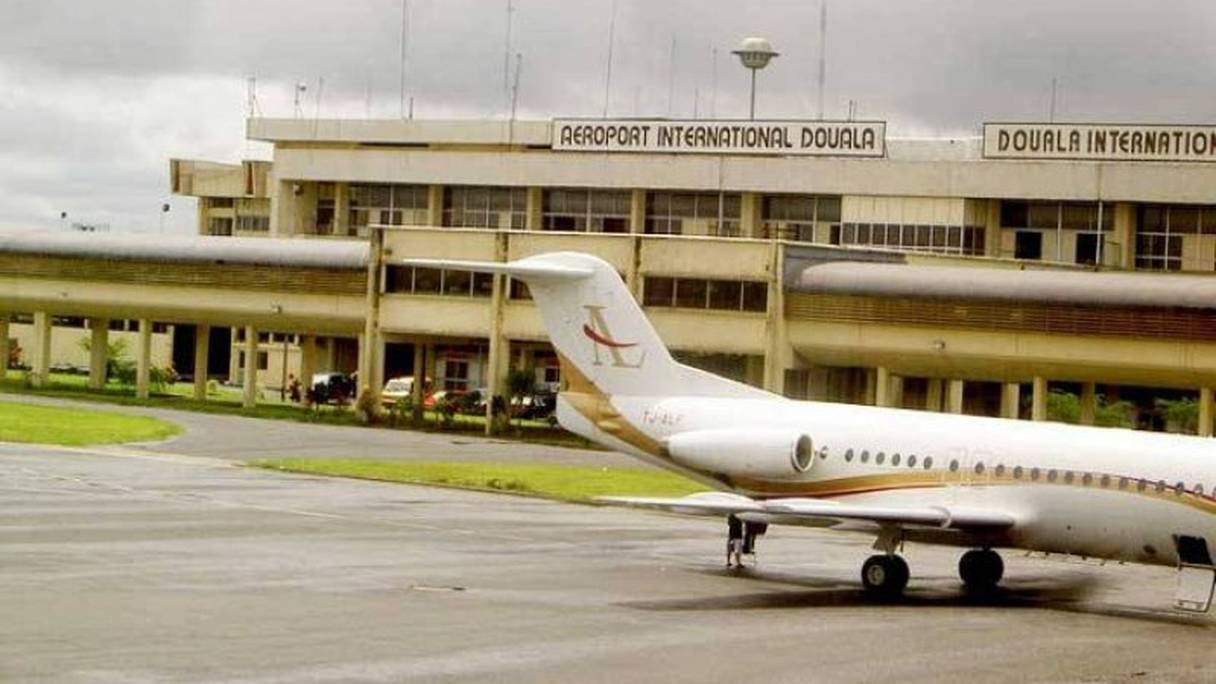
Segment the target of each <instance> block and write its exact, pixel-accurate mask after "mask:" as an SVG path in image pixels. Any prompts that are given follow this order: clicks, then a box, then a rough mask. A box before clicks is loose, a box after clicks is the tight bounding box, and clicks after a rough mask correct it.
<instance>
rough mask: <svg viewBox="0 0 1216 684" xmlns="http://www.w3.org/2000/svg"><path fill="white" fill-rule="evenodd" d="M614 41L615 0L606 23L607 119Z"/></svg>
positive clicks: (605, 84)
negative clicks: (610, 16)
mask: <svg viewBox="0 0 1216 684" xmlns="http://www.w3.org/2000/svg"><path fill="white" fill-rule="evenodd" d="M615 41H616V0H612V18H611V19H609V21H608V64H607V66H606V67H605V74H604V115H603V118H605V119H607V118H608V95H609V93H611V92H612V48H613V43H614V42H615Z"/></svg>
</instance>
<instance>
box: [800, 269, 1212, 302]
mask: <svg viewBox="0 0 1216 684" xmlns="http://www.w3.org/2000/svg"><path fill="white" fill-rule="evenodd" d="M786 289H787V290H789V291H791V292H807V293H815V294H839V295H862V296H871V297H903V298H933V299H981V300H990V301H1008V302H1036V303H1043V304H1065V305H1083V306H1084V305H1088V306H1106V307H1174V308H1185V309H1216V274H1213V275H1181V274H1173V273H1170V274H1163V273H1160V272H1152V273H1133V272H1126V271H1120V272H1111V271H1064V270H1015V269H993V268H974V267H959V266H917V265H910V264H902V263H874V262H865V261H832V262H827V263H818V264H812V265H810V266H806V267H805V268H803V269H802V270H801V271H800V272H797V273H796V274H794V275H793V276H792V277H788V278H787V282H786Z"/></svg>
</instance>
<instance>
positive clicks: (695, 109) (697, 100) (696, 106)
mask: <svg viewBox="0 0 1216 684" xmlns="http://www.w3.org/2000/svg"><path fill="white" fill-rule="evenodd" d="M692 118H693V120H696V119H699V118H701V86H697V87H695V88H693V89H692Z"/></svg>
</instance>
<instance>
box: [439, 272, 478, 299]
mask: <svg viewBox="0 0 1216 684" xmlns="http://www.w3.org/2000/svg"><path fill="white" fill-rule="evenodd" d="M472 284H473V274H472V273H470V272H469V271H444V272H443V293H444V294H449V295H463V296H465V297H467V296H469V290H470V288H471V287H472Z"/></svg>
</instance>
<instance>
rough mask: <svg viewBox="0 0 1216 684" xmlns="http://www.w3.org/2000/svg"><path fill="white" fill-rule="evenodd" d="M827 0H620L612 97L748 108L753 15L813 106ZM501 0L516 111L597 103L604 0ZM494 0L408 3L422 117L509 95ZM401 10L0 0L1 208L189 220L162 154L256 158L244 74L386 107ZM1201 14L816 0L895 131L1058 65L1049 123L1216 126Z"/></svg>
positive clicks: (849, 81) (1002, 106)
mask: <svg viewBox="0 0 1216 684" xmlns="http://www.w3.org/2000/svg"><path fill="white" fill-rule="evenodd" d="M820 2H821V0H803V1H800V2H795V1H793V0H750V1H748V2H742V1H740V0H617V2H616V3H615V6H616V17H617V18H616V40H615V41H614V48H613V60H612V80H611V85H612V87H611V91H610V93H609V102H608V111H609V114H610V115H613V114H616V115H628V116H633V115H652V116H667V115H669V114H670V115H673V116H680V117H691V116H692V115H693V114H694V112H695V113H697V114H698V115H700V116H702V117H705V116H708V115H710V114H716V115H717V116H719V117H724V118H728V117H741V116H746V114H747V109H746V107H747V73H746V72H745V71H744V70H743V69H742V67H740V66H739V65H738V64H737V62H735V61H734V57H733V56H731V55H730V54H729V51H730V49H731V48H733V47H734V46H735V45H736V44H737V43H738V41H739V40H740V39H741V38H743V37H744V36H748V35H762V36H765V37H768V38H769V39H770V40H771V41H772V43H773V46H774V48H775V49H776V50H778V51H779V52H780V53H781V57H779V58H778V59H777V60H776V61H775V62H774V63H773V64H772V65H771V66H770V67H769V68H768V69H767V70H766V71H764V72H763V73H762V74H761V76H760V83H759V87H758V93H759V95H758V98H757V100H758V101H757V110H758V115H759V116H761V117H774V118H776V117H786V118H792V117H812V116H814V115H815V112H816V107H817V95H816V92H817V91H816V74H817V64H818V55H819V13H820ZM513 4H514V13H513V20H512V22H511V23H512V27H513V28H512V40H511V51H512V52H520V53H522V54H523V68H522V72H521V75H520V92H519V102H518V105H519V112H520V114H519V116H520V117H521V118H527V117H541V118H548V117H551V116H554V115H572V116H598V115H600V114H601V113H602V111H603V107H604V90H605V64H606V59H607V55H608V43H609V41H608V35H609V24H610V17H611V15H612V8H613V6H614V3H613V2H612V1H611V0H513ZM506 7H507V3H506V0H409V24H410V30H409V41H408V49H407V52H408V58H407V86H406V87H407V92H408V93H409V94H410V95H411V96H412V97H413V98H414V101H415V116H416V117H418V118H449V117H459V118H480V117H504V116H505V115H506V113H507V111H508V110H509V99H508V97H507V95H506V92H505V91H504V54H505V39H506V15H507V12H506ZM401 12H402V2H401V0H340V1H337V0H329V1H327V2H324V3H319V2H318V3H313V2H309V1H308V0H171V1H170V0H110V1H108V2H98V1H82V0H2V1H0V229H29V228H56V227H58V226H59V225H60V221H59V214H60V212H61V211H66V212H68V214H69V217H70V218H69V221H71V220H79V221H86V222H99V223H109V224H110V225H111V226H112V229H113V230H130V231H146V232H156V231H158V230H159V222H160V219H161V216H160V212H159V207H160V204H161V203H162V202H164V201H170V202H171V204H172V207H173V208H172V211H171V212H170V213H169V214H168V216H167V217H166V222H165V226H166V227H165V230H166V232H174V233H189V232H192V231H193V230H194V216H193V212H194V201H193V200H191V199H189V198H170V196H169V192H168V159H169V158H170V157H188V158H202V159H213V160H218V161H236V160H238V159H240V158H242V157H252V158H269V155H270V150H269V149H268V148H267V147H266V146H263V145H259V144H251V143H247V142H246V141H245V140H244V137H243V134H244V117H245V115H246V113H247V96H246V95H247V79H248V77H250V76H253V77H256V79H257V103H258V109H259V112H260V114H262V115H265V116H292V115H293V109H294V108H293V101H292V93H293V89H294V84H296V83H298V82H305V83H307V84H308V89H307V91H306V92H305V95H304V102H303V109H304V113H305V115H306V116H309V117H311V116H315V115H317V113H318V111H319V114H320V116H321V117H365V116H369V115H370V116H372V117H396V116H397V115H398V113H399V101H400V100H399V71H398V69H399V66H398V64H399V59H400V50H401V47H400V38H401ZM1214 29H1216V3H1212V2H1210V1H1207V2H1205V1H1202V0H1177V1H1171V2H1164V1H1162V0H1155V1H1149V0H1119V1H1118V2H1110V1H1109V0H1106V1H1098V0H1068V1H1067V2H1064V1H1062V0H1016V1H1008V2H997V1H996V0H847V1H846V0H829V7H828V27H827V87H826V89H825V97H824V100H825V106H824V109H825V114H826V116H827V117H829V118H833V117H835V118H840V117H843V116H844V115H845V114H846V112H847V109H848V102H849V101H850V100H855V101H856V102H857V108H858V116H859V117H860V118H873V119H885V120H887V121H888V122H889V134H890V135H892V136H900V137H908V136H937V135H974V134H976V132H977V127H978V125H979V124H980V123H981V122H983V121H994V120H1009V119H1014V120H1035V121H1042V120H1046V119H1047V116H1048V109H1049V105H1050V99H1051V81H1052V78H1053V77H1055V78H1058V79H1059V91H1058V97H1057V105H1056V119H1057V120H1067V121H1148V122H1197V123H1213V122H1216V97H1214V94H1216V30H1214ZM673 41H674V44H675V49H674V60H672V52H673V50H672V44H673ZM714 48H717V49H718V50H719V55H718V59H717V61H716V64H717V66H716V68H715V60H714V54H713V50H714ZM715 73H716V79H715ZM321 80H323V81H324V85H323V87H320V82H321ZM715 81H716V88H715V87H714V86H715ZM318 93H319V94H320V95H321V97H320V102H319V103H318V100H317V95H318ZM698 95H699V97H698Z"/></svg>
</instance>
